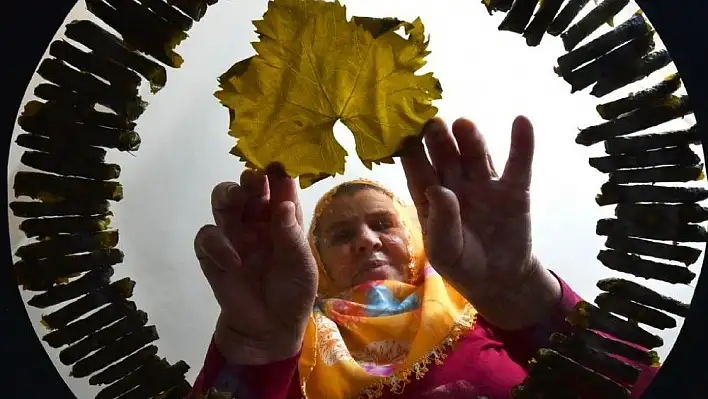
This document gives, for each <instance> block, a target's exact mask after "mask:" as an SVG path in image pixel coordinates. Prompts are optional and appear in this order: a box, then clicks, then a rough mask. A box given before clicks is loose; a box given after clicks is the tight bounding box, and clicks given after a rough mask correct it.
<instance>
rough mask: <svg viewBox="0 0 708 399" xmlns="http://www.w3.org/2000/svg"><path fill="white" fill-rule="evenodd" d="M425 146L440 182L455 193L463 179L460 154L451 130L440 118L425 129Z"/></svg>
mask: <svg viewBox="0 0 708 399" xmlns="http://www.w3.org/2000/svg"><path fill="white" fill-rule="evenodd" d="M423 135H424V136H423V137H424V138H425V145H426V147H428V153H429V154H430V162H431V164H432V165H433V169H435V172H436V173H437V175H438V178H439V179H440V182H441V183H442V184H443V185H444V186H445V187H448V188H450V189H452V190H453V191H455V190H456V189H457V187H459V184H460V181H461V179H462V165H461V163H460V152H459V151H458V149H457V144H456V143H455V137H453V135H452V133H451V132H450V129H448V127H447V125H446V124H445V122H443V121H442V120H441V119H439V118H435V119H433V120H432V121H431V122H430V123H428V124H427V125H425V129H423Z"/></svg>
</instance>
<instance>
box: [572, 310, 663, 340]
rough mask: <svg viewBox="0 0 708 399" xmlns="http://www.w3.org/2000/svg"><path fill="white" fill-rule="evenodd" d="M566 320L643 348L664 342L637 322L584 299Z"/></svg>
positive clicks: (574, 324)
mask: <svg viewBox="0 0 708 399" xmlns="http://www.w3.org/2000/svg"><path fill="white" fill-rule="evenodd" d="M567 320H568V322H569V323H570V324H572V325H573V326H578V327H581V328H585V329H591V330H597V331H602V332H605V333H607V334H610V335H612V336H613V337H615V338H618V339H621V340H623V341H626V342H631V343H634V344H637V345H639V346H641V347H643V348H656V347H659V346H662V345H663V344H664V340H663V339H661V337H659V336H658V335H654V334H652V333H650V332H648V331H646V330H644V329H643V328H641V327H640V326H638V325H637V324H634V323H631V322H629V321H627V320H623V319H620V318H619V317H617V316H614V315H612V314H610V313H607V312H605V311H603V310H601V309H599V308H598V307H597V306H595V305H593V304H591V303H589V302H586V301H580V302H578V304H577V305H575V307H574V309H573V311H572V313H571V314H570V315H569V316H568V318H567Z"/></svg>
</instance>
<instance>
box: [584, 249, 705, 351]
mask: <svg viewBox="0 0 708 399" xmlns="http://www.w3.org/2000/svg"><path fill="white" fill-rule="evenodd" d="M597 259H598V260H599V261H600V262H602V264H603V265H605V266H606V267H607V268H609V269H612V270H615V271H618V272H622V273H627V274H631V275H633V276H636V277H639V278H645V279H654V280H660V281H665V282H667V283H670V284H690V283H691V281H693V279H694V278H696V273H693V272H692V271H690V270H689V269H688V268H687V267H685V266H678V265H670V264H668V263H660V262H654V261H651V260H646V259H642V258H641V257H639V256H637V255H630V254H626V253H622V252H619V251H614V250H610V251H600V253H599V254H598V255H597ZM633 342H634V341H633ZM652 348H653V347H652Z"/></svg>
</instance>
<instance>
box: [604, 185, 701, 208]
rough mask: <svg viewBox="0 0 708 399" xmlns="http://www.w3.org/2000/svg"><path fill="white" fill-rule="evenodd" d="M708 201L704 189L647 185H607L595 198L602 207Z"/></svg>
mask: <svg viewBox="0 0 708 399" xmlns="http://www.w3.org/2000/svg"><path fill="white" fill-rule="evenodd" d="M705 199H708V190H706V189H704V188H702V187H665V186H654V185H645V184H636V185H631V186H629V185H620V184H614V183H605V184H603V185H602V188H601V192H600V195H598V196H597V197H596V198H595V202H597V204H598V205H600V206H605V205H611V204H631V203H636V202H667V203H694V202H700V201H703V200H705Z"/></svg>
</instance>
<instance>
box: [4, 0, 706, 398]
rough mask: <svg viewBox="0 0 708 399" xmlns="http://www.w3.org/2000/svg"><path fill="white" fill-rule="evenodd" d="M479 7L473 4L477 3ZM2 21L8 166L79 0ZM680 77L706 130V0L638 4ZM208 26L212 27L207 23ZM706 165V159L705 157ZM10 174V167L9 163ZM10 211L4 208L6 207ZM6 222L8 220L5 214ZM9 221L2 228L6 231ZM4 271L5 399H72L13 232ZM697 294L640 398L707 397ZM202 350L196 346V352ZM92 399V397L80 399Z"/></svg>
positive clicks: (26, 8) (46, 4)
mask: <svg viewBox="0 0 708 399" xmlns="http://www.w3.org/2000/svg"><path fill="white" fill-rule="evenodd" d="M473 1H474V0H473ZM10 3H11V4H12V5H11V6H10V11H11V12H10V13H8V14H5V16H4V17H5V20H4V21H3V35H2V38H3V40H2V46H3V49H2V50H3V51H2V54H3V55H4V56H5V57H4V58H5V61H4V64H5V68H6V70H7V68H9V72H6V73H5V76H3V83H4V84H3V94H4V96H5V97H6V100H5V102H4V106H3V108H2V111H3V114H2V124H3V125H2V130H3V136H4V142H5V146H3V147H2V148H3V150H2V151H3V156H4V159H5V160H7V158H8V153H9V147H10V142H11V138H12V133H13V129H14V125H15V118H16V116H17V111H18V109H19V107H20V106H21V105H22V104H20V102H21V101H22V97H23V95H24V92H25V89H26V87H27V85H28V83H29V81H30V79H31V77H32V75H33V74H34V71H35V68H36V67H37V65H38V63H39V61H40V57H41V56H42V55H43V53H44V50H45V49H46V47H47V45H48V44H49V41H50V40H51V39H52V37H53V35H54V33H55V32H56V31H57V29H59V28H60V25H61V23H62V21H63V20H64V18H65V16H66V15H67V14H68V12H69V10H70V9H71V8H72V7H73V5H74V3H75V1H74V0H21V1H11V2H10ZM637 3H639V5H640V6H641V7H642V9H643V10H644V12H645V13H646V15H647V17H648V18H649V20H650V21H651V23H652V24H653V25H654V27H655V28H656V30H657V32H658V33H659V35H660V36H661V38H662V40H663V41H664V43H665V44H666V46H667V48H668V49H669V51H670V53H671V56H672V58H673V60H674V62H675V64H676V66H677V68H678V69H679V71H680V73H681V77H682V79H683V81H684V83H685V85H686V89H687V90H688V93H689V95H690V98H691V102H692V103H693V105H694V108H695V110H696V112H695V114H696V118H697V119H698V122H699V123H700V124H701V125H704V126H708V74H706V71H708V33H706V32H708V30H706V29H705V24H706V23H707V22H708V21H706V20H705V17H704V16H708V2H706V1H705V0H681V1H677V0H637ZM206 23H208V22H206ZM702 132H703V134H704V138H703V142H704V144H703V150H704V154H706V155H708V145H706V143H708V130H705V129H703V131H702ZM707 158H708V156H707ZM4 164H5V167H6V168H7V162H4ZM5 208H6V209H7V203H5ZM5 215H7V214H5ZM7 225H8V223H7V216H6V218H5V224H4V226H7ZM0 230H2V234H3V237H4V238H6V239H5V242H6V244H5V247H4V248H3V249H2V255H3V258H4V262H3V263H2V264H3V265H4V266H3V267H2V268H0V269H1V270H0V327H1V328H2V330H1V331H2V333H1V334H0V348H1V349H2V351H0V355H1V356H0V361H2V362H3V367H2V373H1V374H0V376H1V377H0V387H2V388H3V389H2V394H1V396H2V397H3V398H8V399H35V398H36V399H39V398H51V399H74V398H75V396H74V395H73V394H72V393H71V391H70V390H69V388H68V387H67V385H66V383H64V381H63V380H62V378H61V377H60V375H59V374H58V372H57V371H56V369H55V368H54V366H53V364H52V362H51V361H50V360H49V357H48V356H47V353H46V352H45V350H44V348H43V346H42V345H41V343H40V341H39V339H38V337H37V336H36V334H35V332H34V330H33V328H32V324H31V323H30V320H29V319H28V317H27V313H26V311H25V307H24V304H23V302H22V299H21V297H20V295H19V291H18V289H17V284H16V280H15V276H14V272H13V270H12V267H11V265H12V257H11V254H10V245H9V232H8V229H7V228H6V227H2V228H0ZM703 267H704V270H705V272H704V273H701V276H700V277H699V279H698V282H697V285H696V287H695V289H696V291H695V294H694V298H693V302H692V304H691V310H690V314H689V317H688V318H687V319H686V321H685V324H684V327H683V329H682V330H681V333H680V335H679V337H678V340H677V341H676V344H675V345H674V347H673V349H672V351H671V353H670V354H669V356H668V357H667V358H666V359H665V362H664V365H663V367H662V369H661V371H660V372H659V374H658V375H657V377H656V379H655V380H654V382H653V383H652V384H651V386H650V387H649V388H648V389H647V391H646V393H645V394H644V395H643V396H642V399H665V398H671V399H673V398H676V399H679V398H680V399H701V398H708V341H706V340H708V266H706V261H705V260H704V263H703ZM201 344H202V343H199V342H195V343H194V345H201ZM79 399H87V398H79Z"/></svg>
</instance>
